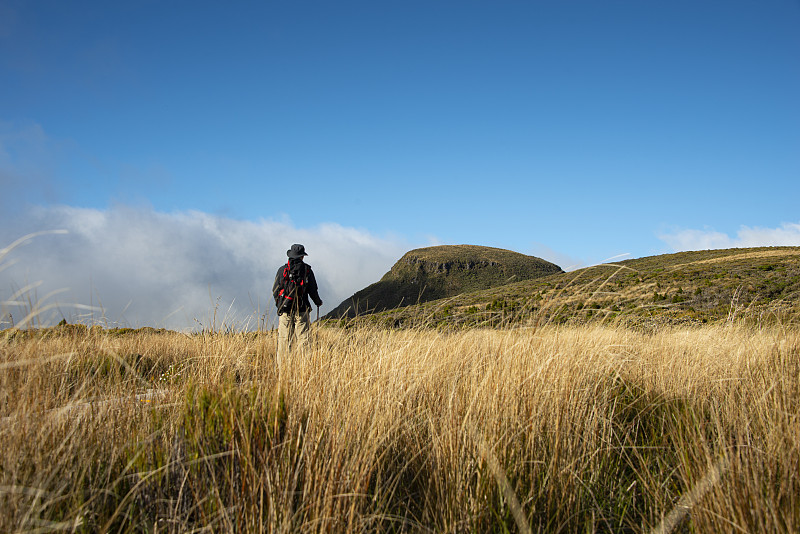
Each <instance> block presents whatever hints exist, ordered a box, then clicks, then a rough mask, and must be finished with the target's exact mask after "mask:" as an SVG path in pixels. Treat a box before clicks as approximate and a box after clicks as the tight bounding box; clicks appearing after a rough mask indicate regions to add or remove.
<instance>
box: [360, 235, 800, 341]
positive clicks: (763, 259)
mask: <svg viewBox="0 0 800 534" xmlns="http://www.w3.org/2000/svg"><path fill="white" fill-rule="evenodd" d="M736 316H746V317H748V318H750V319H753V320H757V321H758V320H761V321H763V320H772V321H776V320H777V321H784V322H785V321H796V320H797V319H798V318H800V247H764V248H749V249H727V250H710V251H698V252H681V253H676V254H665V255H660V256H652V257H646V258H639V259H630V260H624V261H620V262H616V263H612V264H602V265H596V266H593V267H587V268H583V269H578V270H576V271H571V272H567V273H559V274H552V275H549V276H544V277H540V278H535V279H531V280H525V281H521V282H511V283H508V284H504V285H500V286H497V287H490V288H486V289H483V290H478V291H473V292H465V293H461V294H459V295H456V296H453V297H449V298H445V299H439V300H436V301H431V302H426V303H422V304H418V305H413V306H408V307H405V308H398V309H394V310H387V311H384V312H382V313H376V314H371V315H370V314H367V315H363V316H362V317H360V318H359V321H361V322H367V323H371V324H379V325H385V326H419V325H423V324H425V325H428V326H431V325H434V326H440V327H459V328H461V327H474V326H490V327H496V326H501V325H521V326H524V325H532V324H542V323H543V322H549V323H556V324H565V323H569V324H583V323H587V322H596V321H604V322H613V323H622V324H627V325H656V324H687V325H689V324H706V323H709V322H712V323H713V322H718V321H726V320H728V319H730V318H731V317H736Z"/></svg>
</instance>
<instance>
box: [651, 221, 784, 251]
mask: <svg viewBox="0 0 800 534" xmlns="http://www.w3.org/2000/svg"><path fill="white" fill-rule="evenodd" d="M658 237H659V239H661V240H662V241H664V242H665V243H666V244H667V245H668V246H669V247H670V248H672V250H673V251H675V252H680V251H685V250H708V249H720V248H746V247H777V246H800V223H783V224H781V226H779V227H778V228H761V227H758V226H755V227H749V226H741V227H740V228H739V231H738V232H737V233H736V236H735V237H731V236H729V235H728V234H725V233H722V232H717V231H715V230H713V229H706V230H691V229H689V230H679V231H676V232H672V233H664V234H661V235H659V236H658Z"/></svg>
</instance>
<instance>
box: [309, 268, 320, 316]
mask: <svg viewBox="0 0 800 534" xmlns="http://www.w3.org/2000/svg"><path fill="white" fill-rule="evenodd" d="M308 296H309V297H311V300H313V301H314V304H316V305H317V307H318V308H319V307H320V306H322V299H321V298H319V289H318V288H317V279H316V278H315V277H314V271H312V270H311V268H310V267H309V268H308Z"/></svg>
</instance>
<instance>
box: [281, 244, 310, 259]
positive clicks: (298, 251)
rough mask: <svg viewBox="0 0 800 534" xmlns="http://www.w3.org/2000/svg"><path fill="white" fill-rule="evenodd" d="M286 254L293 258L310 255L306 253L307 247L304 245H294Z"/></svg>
mask: <svg viewBox="0 0 800 534" xmlns="http://www.w3.org/2000/svg"><path fill="white" fill-rule="evenodd" d="M286 255H287V256H289V257H290V258H292V259H297V258H302V257H303V256H308V254H306V247H304V246H303V245H297V244H295V245H292V248H290V249H289V250H287V251H286Z"/></svg>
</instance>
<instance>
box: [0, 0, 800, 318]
mask: <svg viewBox="0 0 800 534" xmlns="http://www.w3.org/2000/svg"><path fill="white" fill-rule="evenodd" d="M799 28H800V2H797V1H796V0H767V1H764V2H753V1H672V2H642V1H633V0H631V1H596V0H593V1H547V2H544V1H528V2H522V1H499V2H486V1H458V2H455V1H437V2H415V1H404V2H394V1H386V2H366V1H365V2H350V1H337V2H313V1H312V2H239V3H230V4H223V3H219V2H182V1H173V2H155V1H153V2H149V1H137V2H83V1H75V2H62V1H36V0H34V1H22V0H0V186H2V191H3V193H2V197H3V199H2V200H0V210H2V213H1V214H0V226H2V228H3V229H2V231H0V239H2V241H0V247H2V246H7V245H8V244H10V243H11V242H13V241H14V240H15V239H16V238H18V237H20V236H22V235H26V234H27V233H30V232H34V231H41V230H55V229H65V230H68V232H69V233H68V234H57V235H45V236H40V237H37V238H36V239H35V240H31V241H30V242H27V243H26V245H27V246H25V247H17V248H15V250H14V251H9V252H7V253H6V256H5V261H6V262H10V261H12V260H13V261H14V262H15V263H14V265H13V266H11V267H8V268H6V269H4V270H2V271H0V297H3V298H5V299H6V302H10V301H11V300H10V297H11V296H12V295H13V292H14V291H12V290H11V289H9V287H11V286H14V287H17V288H19V287H22V286H24V285H25V283H26V282H23V280H35V281H36V282H41V286H39V289H38V291H41V292H43V293H44V294H48V293H49V291H50V289H51V287H52V288H54V289H52V290H53V291H55V290H57V289H58V288H60V287H62V286H64V287H66V286H69V287H70V288H72V289H70V292H65V293H60V295H61V296H60V297H54V298H53V300H54V301H55V300H57V299H58V298H61V299H71V301H72V302H82V303H86V301H87V300H90V301H92V303H94V301H95V300H96V299H95V297H101V298H102V297H105V299H104V300H105V301H107V302H108V303H109V304H108V306H106V305H105V304H104V308H105V309H106V310H107V311H108V312H109V313H112V310H110V309H109V308H110V307H114V308H120V307H124V308H125V309H126V310H127V311H126V312H124V313H123V312H121V311H116V312H113V315H114V318H113V320H114V321H118V322H130V323H136V324H145V323H146V324H155V323H162V322H164V321H165V316H166V315H167V314H169V313H172V312H171V311H165V309H164V307H165V306H166V307H167V308H169V307H171V306H172V305H173V303H174V305H175V309H178V310H182V311H181V312H178V313H177V315H182V317H181V319H180V320H177V319H175V317H176V316H177V315H176V314H173V315H170V317H171V318H172V319H170V320H169V321H167V322H168V323H169V324H170V325H178V326H180V325H179V323H181V322H184V323H185V322H186V321H188V322H190V323H191V322H192V321H193V319H195V317H194V315H196V313H195V312H194V309H193V310H192V311H191V312H189V311H187V309H188V308H192V306H194V307H197V308H198V309H199V308H202V307H203V306H205V307H206V308H208V301H209V298H210V300H212V301H216V300H217V299H218V300H220V301H222V302H230V301H232V300H234V298H235V297H234V294H237V293H238V294H239V297H238V302H239V303H241V301H242V300H243V298H242V297H241V295H242V294H247V295H249V297H248V299H251V298H252V295H255V294H260V295H263V293H264V291H265V289H264V286H265V285H270V284H271V278H272V276H273V271H274V270H275V269H276V268H277V263H280V262H281V261H283V258H284V257H285V250H286V249H287V248H288V247H289V245H290V244H291V243H293V242H301V240H304V241H305V242H306V243H305V244H306V246H307V247H308V248H309V252H310V253H311V254H312V256H311V257H310V258H309V263H311V264H312V265H314V266H315V268H316V269H317V270H318V271H319V274H320V276H321V278H322V281H321V285H322V286H323V287H322V289H323V298H324V299H325V300H326V306H324V307H323V312H324V311H325V308H328V309H330V308H332V307H333V306H335V305H336V304H338V302H339V301H340V300H341V299H343V298H345V297H347V296H348V295H349V294H351V293H352V292H354V291H355V290H357V289H360V288H361V287H364V286H365V285H367V284H369V283H371V282H374V281H376V280H377V279H378V278H379V277H380V275H381V274H382V273H383V272H385V271H386V270H388V268H389V267H390V266H391V264H392V263H394V261H396V260H397V259H398V258H399V256H400V255H402V253H403V252H405V251H406V250H409V249H411V248H416V247H420V246H428V245H431V244H460V243H469V244H478V245H487V246H495V247H500V248H506V249H511V250H515V251H518V252H522V253H526V254H533V255H536V256H540V257H543V258H545V259H549V260H551V261H555V262H556V263H558V264H559V265H561V266H562V267H565V268H574V267H577V266H582V265H588V264H592V263H597V262H602V261H605V260H607V259H608V258H611V257H615V256H618V255H621V254H628V255H629V256H631V257H641V256H646V255H651V254H659V253H665V252H672V251H676V250H689V249H698V248H721V247H727V246H756V245H775V244H794V245H800V210H798V208H797V205H798V198H800V98H798V95H800V31H798V29H799ZM233 236H240V237H238V238H235V237H233ZM176 240H177V241H176ZM255 244H258V246H259V247H263V248H264V250H258V249H255ZM314 247H316V250H317V251H320V252H321V254H320V253H318V254H317V255H314V251H315V248H314ZM118 248H119V249H118ZM109 250H117V252H116V253H115V254H109V253H107V251H109ZM231 258H238V259H231ZM167 259H168V260H167ZM0 260H2V258H0ZM230 262H233V263H230ZM276 262H277V263H276ZM43 264H47V265H50V267H49V268H45V267H43ZM273 264H275V265H273ZM129 265H133V266H135V267H136V268H132V269H130V271H128V269H127V268H125V267H124V266H129ZM188 266H191V267H190V268H189V267H188ZM203 266H206V267H207V268H208V270H207V272H206V271H204V270H203V268H202V267H203ZM171 269H180V272H182V273H184V275H185V273H186V272H187V271H191V272H193V273H195V274H194V275H192V276H190V277H188V279H187V277H186V276H180V275H178V274H176V273H171V274H174V275H175V277H174V278H175V280H182V282H181V283H180V284H177V283H176V282H175V281H173V282H171V283H170V284H171V285H170V284H166V282H164V281H163V280H161V279H159V278H158V275H161V274H163V273H165V272H166V271H170V270H171ZM323 271H327V273H323ZM331 272H333V273H335V275H334V274H331ZM122 273H124V274H125V276H126V278H125V279H124V280H123V279H122ZM147 273H152V274H151V275H148V274H147ZM260 273H263V278H264V279H266V280H267V281H266V282H264V281H263V280H261V277H262V274H260ZM59 284H60V285H59ZM176 284H177V285H176ZM126 285H127V286H131V288H130V289H129V290H128V291H129V292H131V293H132V295H128V294H126V290H125V289H124V286H126ZM176 287H177V288H178V289H175V290H174V293H169V291H167V289H168V288H176ZM76 288H77V289H76ZM153 288H156V289H153ZM153 292H154V293H153ZM165 292H166V293H165ZM151 293H153V294H151ZM325 293H327V294H328V295H329V297H328V298H325ZM165 294H169V298H168V299H167V300H168V301H169V302H170V304H164V303H163V302H162V303H159V304H158V305H156V304H153V303H154V302H156V301H158V300H159V299H158V298H155V297H161V296H163V295H165ZM200 294H203V295H204V297H200V296H198V295H200ZM87 295H90V298H87V297H86V296H87ZM191 295H194V296H191ZM137 297H138V298H137ZM203 298H205V301H203ZM190 301H191V302H195V301H197V303H196V304H192V305H188V304H187V302H190ZM59 302H60V301H59ZM111 303H113V304H111ZM120 303H122V304H120ZM123 304H124V306H123ZM91 305H94V304H91ZM248 305H249V304H248ZM248 305H242V307H241V309H239V310H238V312H239V313H241V314H246V312H247V307H248ZM236 306H239V304H237V305H236ZM6 307H7V308H8V307H9V305H7V306H6ZM250 307H252V306H250ZM170 321H173V322H170Z"/></svg>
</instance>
